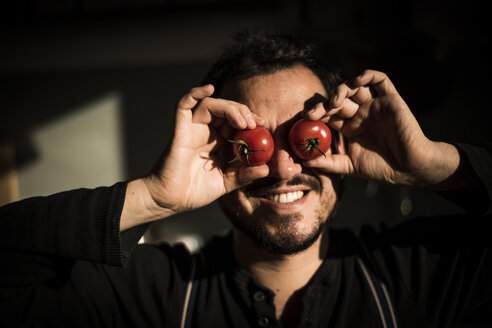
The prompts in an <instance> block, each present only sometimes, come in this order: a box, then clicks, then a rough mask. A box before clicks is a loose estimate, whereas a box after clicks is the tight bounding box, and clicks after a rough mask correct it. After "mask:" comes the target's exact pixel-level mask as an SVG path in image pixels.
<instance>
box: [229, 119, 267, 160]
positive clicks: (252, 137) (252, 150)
mask: <svg viewBox="0 0 492 328" xmlns="http://www.w3.org/2000/svg"><path fill="white" fill-rule="evenodd" d="M229 142H231V143H232V151H233V153H234V156H235V157H234V158H233V159H232V160H230V161H229V162H228V163H233V162H235V161H238V160H239V161H241V163H243V164H246V165H249V166H254V165H263V164H265V163H267V162H268V161H269V160H270V158H272V155H273V150H274V143H273V137H272V135H271V134H270V132H269V131H268V130H267V129H265V128H263V127H261V126H257V127H256V128H254V129H244V130H239V131H237V132H236V135H235V136H234V138H232V139H231V140H229Z"/></svg>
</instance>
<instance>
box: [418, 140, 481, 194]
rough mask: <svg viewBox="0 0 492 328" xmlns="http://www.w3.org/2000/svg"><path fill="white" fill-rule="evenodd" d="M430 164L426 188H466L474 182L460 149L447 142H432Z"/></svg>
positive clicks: (440, 189) (442, 189)
mask: <svg viewBox="0 0 492 328" xmlns="http://www.w3.org/2000/svg"><path fill="white" fill-rule="evenodd" d="M433 145H434V149H435V150H434V151H433V152H432V153H433V155H434V156H433V161H432V165H430V166H429V167H428V168H427V171H428V172H429V173H428V183H427V186H426V187H427V188H429V189H433V190H439V191H445V190H458V189H467V188H470V187H472V185H473V183H474V181H475V180H474V179H473V173H471V169H470V167H469V164H468V162H467V160H466V158H465V156H464V155H463V154H462V153H461V152H460V150H459V149H458V148H457V147H456V146H454V145H452V144H448V143H444V142H433Z"/></svg>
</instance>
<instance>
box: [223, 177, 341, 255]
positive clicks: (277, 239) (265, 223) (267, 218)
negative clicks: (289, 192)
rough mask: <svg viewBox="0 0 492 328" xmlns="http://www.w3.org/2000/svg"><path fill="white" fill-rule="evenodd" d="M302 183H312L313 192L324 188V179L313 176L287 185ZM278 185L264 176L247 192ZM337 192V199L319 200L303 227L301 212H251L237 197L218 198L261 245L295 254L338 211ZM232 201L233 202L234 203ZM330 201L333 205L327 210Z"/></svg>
mask: <svg viewBox="0 0 492 328" xmlns="http://www.w3.org/2000/svg"><path fill="white" fill-rule="evenodd" d="M300 183H304V184H306V185H309V186H311V188H312V190H311V192H321V183H319V182H317V181H314V179H309V178H300V177H296V178H294V179H292V180H291V181H289V182H288V183H287V185H296V184H300ZM279 185H280V182H275V181H267V180H265V181H264V182H263V183H258V184H253V185H252V186H250V187H249V188H248V187H247V188H246V190H245V194H246V195H251V194H255V193H257V192H258V191H263V190H269V189H270V190H271V189H273V188H275V187H277V186H279ZM337 189H338V188H337ZM229 196H230V195H229ZM337 196H338V195H336V194H335V195H333V197H335V200H333V199H324V200H322V201H321V202H320V204H319V207H318V208H317V209H316V210H315V211H314V213H312V214H313V215H314V218H313V219H312V223H310V227H309V229H308V230H306V229H302V230H303V231H301V230H300V229H299V224H301V225H302V224H303V221H304V220H305V218H304V215H303V214H302V213H294V214H289V215H280V214H277V213H274V212H269V211H268V212H264V211H262V212H256V211H254V212H253V213H252V214H251V213H247V212H246V211H245V209H244V208H243V207H242V206H241V205H240V204H239V202H238V201H237V199H229V197H228V196H227V195H226V196H225V197H222V198H221V199H220V201H219V202H220V204H221V207H222V209H223V211H224V213H225V214H226V216H227V217H228V218H229V220H230V221H231V223H232V225H233V226H234V228H236V229H237V230H239V231H241V232H243V233H244V234H245V235H246V236H247V237H248V238H249V239H251V240H252V241H253V242H254V243H255V244H256V245H257V246H258V247H260V248H262V249H265V250H267V251H268V252H270V253H272V254H279V255H292V254H296V253H299V252H301V251H304V250H306V249H308V248H309V247H311V246H312V245H313V244H314V243H315V242H316V241H317V240H318V238H319V237H320V235H321V234H322V232H323V231H324V230H325V229H326V228H327V226H328V223H329V221H330V220H331V218H332V217H333V216H334V215H335V213H336V212H337V208H338V206H339V198H338V197H337ZM233 204H234V206H231V205H233ZM330 204H331V206H333V208H331V210H328V209H329V207H330ZM322 212H323V213H322ZM252 218H253V219H252ZM254 218H261V219H254Z"/></svg>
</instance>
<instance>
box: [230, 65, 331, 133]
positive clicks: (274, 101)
mask: <svg viewBox="0 0 492 328" xmlns="http://www.w3.org/2000/svg"><path fill="white" fill-rule="evenodd" d="M223 90H224V92H223V94H224V95H223V96H224V98H228V99H231V100H234V101H237V102H240V103H242V104H245V105H247V106H248V107H249V109H250V110H251V111H252V112H254V113H256V114H258V115H259V116H261V117H262V118H264V119H265V120H266V124H265V125H266V126H265V127H267V128H275V126H278V125H280V124H282V123H283V122H285V121H287V120H289V119H291V118H292V117H294V116H295V115H296V114H297V113H299V112H300V111H302V110H304V109H307V108H310V107H312V106H313V105H314V104H316V103H317V102H319V101H323V100H325V99H326V90H325V88H324V87H323V84H322V83H321V81H320V80H319V78H318V77H317V76H316V75H315V74H314V73H313V72H312V71H311V70H310V69H308V68H306V67H304V66H301V65H299V66H294V67H292V68H289V69H284V70H280V71H277V72H275V73H271V74H265V75H258V76H254V77H251V78H248V79H246V80H242V81H239V82H235V83H228V84H226V85H225V86H224V89H223Z"/></svg>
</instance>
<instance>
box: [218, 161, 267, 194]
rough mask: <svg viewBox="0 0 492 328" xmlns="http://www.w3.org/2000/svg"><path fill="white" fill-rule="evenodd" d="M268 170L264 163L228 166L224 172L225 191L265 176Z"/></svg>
mask: <svg viewBox="0 0 492 328" xmlns="http://www.w3.org/2000/svg"><path fill="white" fill-rule="evenodd" d="M269 172H270V169H269V168H268V165H266V164H264V165H259V166H246V165H235V166H233V167H228V168H227V169H226V170H225V172H224V173H225V174H224V184H225V187H226V192H231V191H233V190H235V189H238V188H241V187H243V186H245V185H248V184H250V183H251V182H253V181H255V180H257V179H261V178H265V177H267V176H268V174H269Z"/></svg>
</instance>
